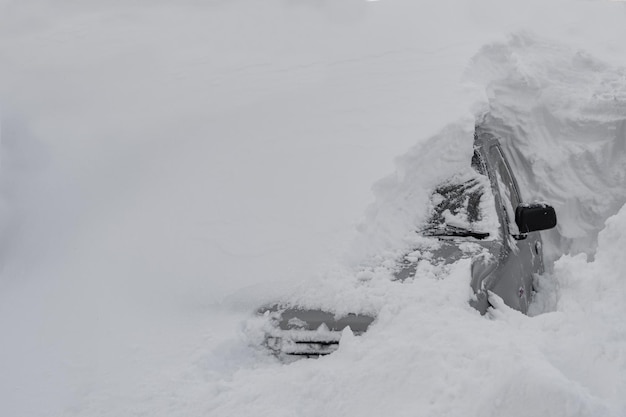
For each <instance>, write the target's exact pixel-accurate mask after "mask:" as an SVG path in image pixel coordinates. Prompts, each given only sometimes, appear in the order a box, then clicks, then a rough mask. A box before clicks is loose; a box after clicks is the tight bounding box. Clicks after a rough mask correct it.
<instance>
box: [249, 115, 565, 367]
mask: <svg viewBox="0 0 626 417" xmlns="http://www.w3.org/2000/svg"><path fill="white" fill-rule="evenodd" d="M471 166H472V168H473V170H469V173H464V174H460V175H455V176H453V177H452V178H450V179H448V180H447V181H444V182H443V183H442V184H440V185H439V186H438V187H436V189H435V190H434V192H433V193H432V195H431V199H430V202H429V206H430V207H429V215H428V220H427V221H426V222H425V224H423V227H421V228H420V230H417V233H418V234H419V236H420V239H419V241H420V242H421V243H420V244H418V247H415V248H412V250H411V251H409V252H408V253H406V254H405V255H404V256H402V257H401V258H400V259H398V260H397V262H396V266H395V268H394V270H393V277H394V279H395V280H397V281H405V280H410V279H414V278H416V277H417V278H419V275H420V270H423V268H424V267H425V265H427V267H428V268H430V269H432V268H433V267H435V268H436V267H440V268H445V267H446V265H449V264H451V263H453V262H456V261H458V260H459V259H462V258H470V259H471V287H472V289H473V292H474V295H473V297H471V299H470V300H469V303H470V304H471V305H472V306H473V307H475V308H476V309H477V310H478V311H479V312H480V313H481V314H484V313H485V312H486V311H487V309H488V308H489V306H490V303H489V294H490V293H493V294H496V295H497V296H499V297H500V298H501V299H502V300H503V301H504V303H506V304H507V305H508V306H509V307H511V308H514V309H516V310H519V311H521V312H522V313H526V312H527V311H528V307H529V304H530V302H531V300H532V295H533V279H534V277H535V275H536V274H541V273H543V271H544V264H543V253H542V241H541V236H540V234H539V233H534V232H537V231H540V230H546V229H550V228H553V227H555V226H556V221H557V220H556V213H555V211H554V209H553V208H552V207H551V206H549V205H547V204H544V203H531V204H528V203H524V200H523V199H522V196H521V193H520V189H519V186H518V183H517V181H516V179H515V177H514V175H513V172H512V170H511V167H510V165H509V163H508V161H507V159H506V157H505V153H504V152H503V150H502V147H501V144H500V141H499V139H498V137H497V136H496V135H495V134H494V133H493V132H491V131H489V129H487V128H483V127H481V126H477V127H476V129H475V133H474V155H473V157H472V160H471ZM258 314H259V315H260V316H263V317H264V318H266V319H267V323H268V325H266V326H265V330H264V331H265V338H264V344H265V345H266V346H267V347H268V348H269V349H271V350H272V351H274V352H276V353H278V354H281V355H304V356H315V355H323V354H328V353H331V352H333V351H334V350H336V349H337V347H338V344H339V340H340V338H341V334H342V331H343V330H344V329H345V328H346V327H348V326H349V327H350V330H351V331H352V332H353V333H354V334H355V335H360V334H362V333H363V332H365V331H366V330H367V328H368V327H369V325H370V324H371V323H372V322H373V321H374V319H375V318H374V317H372V316H369V315H362V314H348V315H346V316H343V317H336V316H335V314H333V313H330V312H326V311H322V310H316V309H305V308H299V307H298V306H292V305H283V304H274V305H271V306H265V307H263V308H261V309H259V310H258Z"/></svg>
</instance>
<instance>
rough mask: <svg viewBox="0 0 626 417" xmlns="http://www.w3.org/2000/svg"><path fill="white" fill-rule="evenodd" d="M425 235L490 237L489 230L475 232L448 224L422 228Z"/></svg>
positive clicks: (480, 238)
mask: <svg viewBox="0 0 626 417" xmlns="http://www.w3.org/2000/svg"><path fill="white" fill-rule="evenodd" d="M421 233H422V234H423V235H424V236H455V237H473V238H474V239H479V240H482V239H485V238H487V237H489V233H487V232H475V231H473V230H469V229H465V228H462V227H458V226H450V225H446V226H444V227H431V228H429V229H425V230H422V232H421Z"/></svg>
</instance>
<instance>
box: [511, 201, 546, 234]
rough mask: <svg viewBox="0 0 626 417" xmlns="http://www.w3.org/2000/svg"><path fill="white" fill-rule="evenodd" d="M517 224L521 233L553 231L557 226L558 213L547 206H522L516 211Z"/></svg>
mask: <svg viewBox="0 0 626 417" xmlns="http://www.w3.org/2000/svg"><path fill="white" fill-rule="evenodd" d="M515 223H517V227H518V228H519V231H520V233H530V232H536V231H538V230H547V229H552V228H553V227H554V226H556V212H555V211H554V208H553V207H552V206H549V205H547V204H542V203H533V204H520V205H519V206H517V209H516V210H515Z"/></svg>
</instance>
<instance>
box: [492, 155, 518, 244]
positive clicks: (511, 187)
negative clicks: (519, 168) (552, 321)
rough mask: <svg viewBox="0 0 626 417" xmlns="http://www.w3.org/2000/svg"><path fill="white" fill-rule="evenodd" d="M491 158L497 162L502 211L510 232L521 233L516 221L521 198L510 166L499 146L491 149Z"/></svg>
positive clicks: (495, 170)
mask: <svg viewBox="0 0 626 417" xmlns="http://www.w3.org/2000/svg"><path fill="white" fill-rule="evenodd" d="M490 153H491V158H492V160H493V161H494V162H495V166H494V172H495V174H496V177H497V178H496V179H497V182H498V190H499V191H500V198H501V200H502V201H501V204H502V206H503V207H502V211H503V213H504V217H505V219H504V220H505V223H506V227H507V229H508V232H509V233H510V234H513V235H518V234H519V229H518V227H517V224H516V223H515V209H516V208H517V206H519V205H520V203H521V199H520V196H519V192H518V191H517V188H516V186H515V182H514V181H513V176H512V175H511V172H510V171H509V167H508V165H507V163H506V162H505V159H504V156H503V155H502V151H501V150H500V147H499V146H492V147H491V149H490Z"/></svg>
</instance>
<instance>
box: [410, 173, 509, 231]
mask: <svg viewBox="0 0 626 417" xmlns="http://www.w3.org/2000/svg"><path fill="white" fill-rule="evenodd" d="M430 202H431V207H432V208H431V212H430V216H429V218H428V221H427V222H426V224H425V227H424V228H423V230H422V233H423V234H424V235H426V236H455V237H470V238H475V239H494V238H496V237H497V236H498V228H499V227H498V220H497V219H498V216H497V213H496V211H495V200H494V197H493V193H492V190H491V183H490V181H489V178H488V177H487V176H486V175H483V174H480V173H478V172H476V171H475V170H473V169H471V170H468V172H465V173H461V174H457V175H455V176H454V177H452V178H450V179H449V180H448V181H446V182H444V183H442V184H440V185H439V186H438V187H437V188H436V189H435V190H434V192H433V194H432V196H431V200H430Z"/></svg>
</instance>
